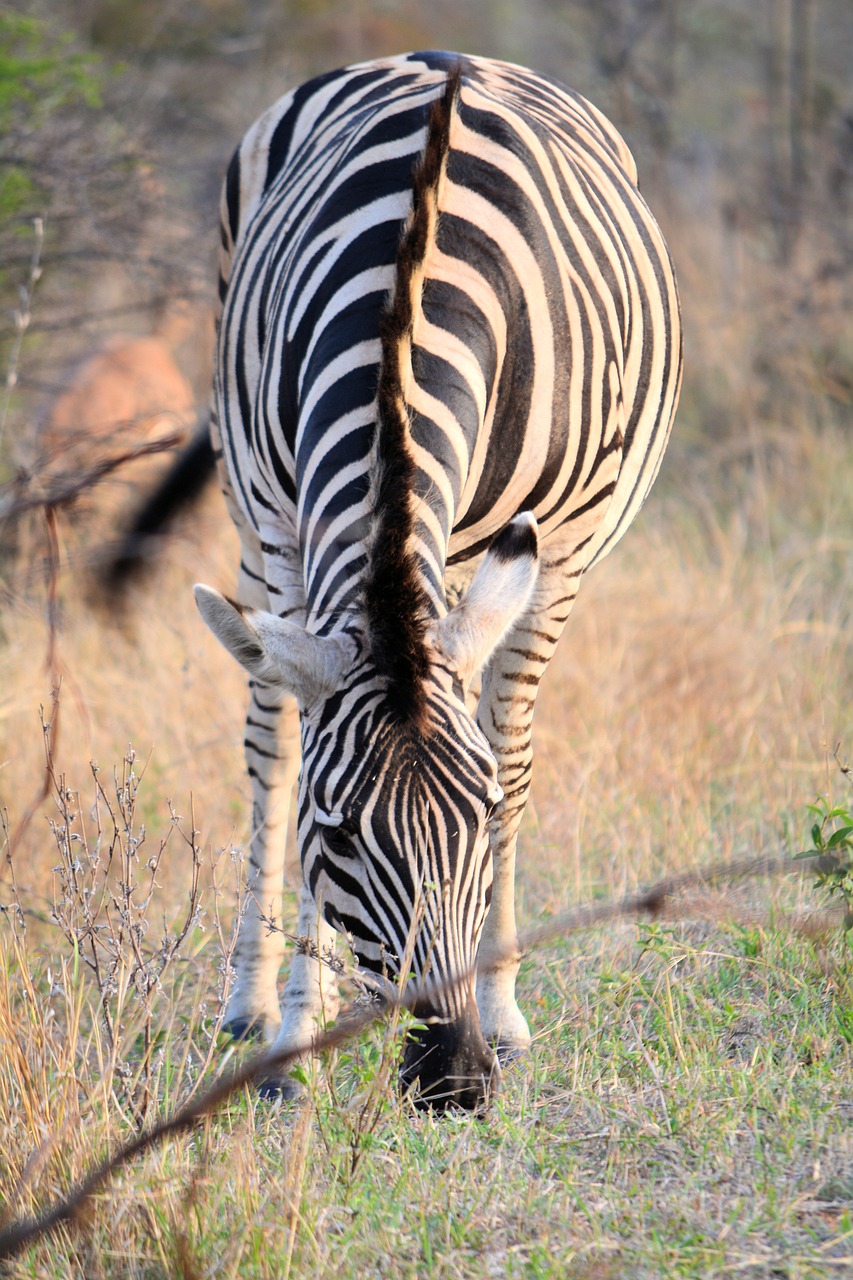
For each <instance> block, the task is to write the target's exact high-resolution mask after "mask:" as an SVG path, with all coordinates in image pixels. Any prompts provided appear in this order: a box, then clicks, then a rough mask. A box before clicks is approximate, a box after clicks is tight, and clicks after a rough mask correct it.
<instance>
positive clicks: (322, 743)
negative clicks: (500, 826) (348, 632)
mask: <svg viewBox="0 0 853 1280" xmlns="http://www.w3.org/2000/svg"><path fill="white" fill-rule="evenodd" d="M383 694H384V688H383V681H381V680H380V679H379V678H378V677H377V676H376V675H375V673H373V672H371V671H370V670H369V668H367V667H365V668H363V669H362V671H361V673H360V674H356V675H355V676H354V677H353V679H352V680H351V682H350V683H349V685H348V687H347V688H346V689H345V690H341V691H339V692H338V693H337V694H335V695H334V697H332V698H330V699H328V700H327V701H326V702H325V703H324V704H323V705H322V707H321V708H320V709H319V710H318V711H317V712H316V713H315V714H314V715H312V716H311V717H307V716H306V717H304V718H303V770H302V780H301V784H300V804H299V833H298V834H299V844H300V851H301V857H302V865H303V875H304V877H305V880H306V883H307V884H308V886H309V888H310V889H311V891H312V893H313V895H314V897H315V899H316V901H317V902H318V904H319V905H320V907H321V909H322V911H323V914H324V916H325V917H326V919H327V920H328V921H329V923H330V924H332V925H334V926H335V927H337V928H340V929H343V930H344V931H345V932H347V933H348V934H349V935H350V936H351V938H352V944H353V947H354V949H355V952H356V954H357V955H358V957H359V960H360V962H361V963H362V964H364V965H365V967H367V968H369V969H372V970H374V971H380V970H383V969H385V970H389V971H391V972H394V973H396V972H399V971H400V969H401V967H402V966H403V965H406V967H407V969H408V971H410V972H411V973H412V974H413V975H414V976H415V978H416V979H418V980H423V979H425V978H426V977H427V975H428V974H429V975H431V976H436V977H442V976H443V977H449V976H451V975H453V974H457V973H460V972H463V971H467V970H469V969H471V968H472V967H473V964H474V961H475V958H476V950H477V945H478V943H479V937H480V932H481V929H482V925H483V921H484V919H485V913H486V910H487V907H488V897H489V891H490V888H491V880H492V865H491V852H490V848H489V835H488V819H489V815H490V813H491V810H492V809H493V807H494V805H495V804H496V803H497V802H498V800H499V799H500V797H501V791H500V788H499V787H498V785H497V770H496V765H495V760H494V757H493V755H492V752H491V750H490V748H489V746H488V743H487V742H486V740H485V738H484V737H483V735H482V733H481V732H480V730H479V728H478V727H477V725H476V724H475V722H474V721H473V719H472V718H471V716H470V715H469V713H468V711H467V709H466V707H465V705H464V702H463V701H462V700H461V699H460V698H459V697H457V696H456V694H455V693H454V692H453V689H452V687H451V681H450V680H449V679H448V678H447V675H446V673H445V672H442V671H441V669H440V668H437V669H436V670H435V672H434V675H433V678H432V679H431V681H430V686H429V689H428V696H427V705H428V708H429V713H430V717H429V718H430V725H431V728H430V731H429V732H428V733H427V734H423V733H420V732H418V731H417V730H415V729H413V728H412V726H411V725H406V724H400V723H398V722H395V721H394V719H393V717H392V715H391V713H390V712H389V711H388V709H387V707H386V704H385V700H384V696H383ZM451 1003H453V999H452V998H451ZM450 1011H451V1012H452V1010H450Z"/></svg>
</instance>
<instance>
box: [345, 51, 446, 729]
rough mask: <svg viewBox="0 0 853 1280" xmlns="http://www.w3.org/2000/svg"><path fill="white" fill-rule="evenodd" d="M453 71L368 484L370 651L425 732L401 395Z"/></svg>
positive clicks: (408, 718)
mask: <svg viewBox="0 0 853 1280" xmlns="http://www.w3.org/2000/svg"><path fill="white" fill-rule="evenodd" d="M460 79H461V69H460V67H459V65H458V64H457V66H456V67H455V68H454V69H453V70H452V71H451V72H450V73H449V75H448V77H447V83H446V85H445V88H444V92H443V94H442V95H441V97H439V98H437V99H436V100H435V101H434V102H433V103H432V105H431V107H430V113H429V124H428V128H427V137H426V145H425V146H424V150H423V153H422V155H421V156H420V158H419V159H418V160H417V161H416V163H415V166H414V168H413V170H412V212H411V214H410V215H409V218H408V220H407V222H406V224H405V227H404V229H403V233H402V235H401V238H400V244H399V246H398V249H397V263H396V278H395V283H394V292H393V295H392V296H391V297H390V298H389V300H388V302H387V303H386V306H385V310H384V312H383V314H382V318H381V321H380V330H379V333H380V338H381V342H382V359H381V364H380V369H379V381H378V388H377V397H378V418H377V437H376V449H375V461H374V477H373V483H372V495H371V496H372V508H373V528H372V531H371V547H370V553H369V557H368V564H367V572H366V578H365V591H364V606H365V614H366V621H367V634H368V644H369V647H370V653H371V656H372V658H373V660H374V662H375V663H376V665H377V667H378V668H379V670H380V671H382V672H384V673H385V674H386V675H387V676H388V677H389V686H390V687H389V694H390V698H391V703H392V706H393V709H394V711H395V713H396V715H397V717H398V719H399V720H401V721H404V722H408V723H409V724H412V725H413V726H415V727H417V728H420V729H422V730H423V729H425V728H426V719H425V718H426V688H425V680H426V676H427V673H428V670H429V654H428V650H427V645H426V639H425V633H426V623H427V618H428V597H427V594H426V592H425V590H424V588H423V585H422V583H421V577H420V574H419V572H418V564H417V557H416V555H415V553H414V550H413V549H412V535H413V533H414V526H415V518H414V499H413V489H414V479H415V461H414V458H413V456H412V453H411V449H410V447H409V440H410V422H409V409H408V406H407V404H406V399H405V386H406V381H407V379H408V378H409V377H410V376H411V367H412V333H413V329H414V324H415V319H416V317H417V314H418V309H419V307H420V302H421V292H422V288H423V271H424V263H425V260H426V255H427V252H428V251H429V248H430V245H431V244H433V242H434V240H435V234H436V226H437V221H438V188H439V183H440V182H441V177H442V174H443V173H444V168H445V163H446V160H447V153H448V151H449V148H450V122H451V119H452V116H453V110H454V105H455V102H456V98H457V95H458V93H459V83H460Z"/></svg>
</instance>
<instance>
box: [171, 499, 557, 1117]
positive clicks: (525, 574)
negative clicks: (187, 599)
mask: <svg viewBox="0 0 853 1280" xmlns="http://www.w3.org/2000/svg"><path fill="white" fill-rule="evenodd" d="M537 556H538V540H537V531H536V524H535V521H534V520H533V517H532V516H529V515H523V516H519V517H516V519H515V520H514V521H512V522H511V524H510V525H508V526H507V528H506V529H505V530H504V532H503V533H502V534H501V535H500V536H499V537H498V538H497V539H496V541H495V542H494V543H493V544H492V547H491V549H490V550H489V552H488V553H487V555H486V557H485V559H484V560H483V562H482V564H481V565H480V567H479V569H478V571H477V573H476V575H475V577H474V579H473V582H472V583H471V586H470V587H469V589H468V591H467V592H466V593H465V595H464V596H463V597H462V599H461V600H460V601H459V603H458V604H457V605H456V606H455V607H454V608H453V609H451V610H450V611H449V612H448V613H447V614H446V615H444V616H443V617H440V618H434V619H433V620H432V621H430V622H428V623H426V624H425V625H424V635H423V639H424V644H425V649H426V653H427V655H428V661H427V662H426V664H425V665H424V669H423V672H422V675H421V686H422V687H421V688H420V689H419V690H418V698H417V714H414V713H412V714H408V715H402V714H401V712H400V705H399V699H398V698H395V696H394V692H393V689H391V688H390V685H391V683H392V681H391V679H390V678H389V675H388V672H387V670H385V669H383V664H382V663H380V662H378V661H377V656H376V652H375V649H374V648H373V647H372V646H371V642H370V641H371V637H370V634H369V629H368V627H367V626H366V625H364V624H363V623H358V622H353V620H352V619H349V620H348V621H345V622H344V623H343V624H342V626H341V627H340V629H339V630H337V631H335V632H333V633H332V634H329V635H325V636H319V635H313V634H311V633H309V632H308V631H307V630H305V629H303V628H301V627H299V626H296V625H294V624H293V623H292V622H288V621H285V620H283V619H280V618H277V617H275V616H274V615H272V614H269V613H264V612H256V611H250V610H245V609H241V608H240V606H238V605H236V604H233V603H232V602H230V601H228V600H226V599H225V598H224V597H223V596H221V595H219V594H218V593H217V592H214V591H211V590H210V589H209V588H207V587H202V586H198V587H196V598H197V601H198V604H199V608H200V609H201V612H202V615H203V617H204V619H205V621H206V622H207V623H208V625H209V626H210V628H211V630H212V631H213V632H214V634H215V635H216V636H217V637H218V638H219V639H220V640H221V641H222V643H223V644H224V645H225V647H226V648H228V649H229V650H230V651H231V653H232V654H233V655H234V656H235V657H236V658H237V659H238V661H239V662H241V664H242V665H243V666H244V667H245V668H246V669H247V670H248V671H249V672H250V674H251V675H252V676H254V677H255V678H256V679H258V680H261V681H263V682H265V683H266V684H269V685H274V686H278V687H279V688H284V689H285V690H287V692H289V693H291V694H293V695H294V696H295V697H296V698H297V700H298V702H299V705H300V711H301V725H302V772H301V775H300V786H299V812H298V828H297V837H298V844H299V849H300V856H301V860H302V870H303V878H304V881H305V883H306V885H307V886H308V887H309V888H310V890H311V893H312V894H313V896H314V900H315V902H316V903H317V906H318V909H319V910H320V911H322V913H323V916H324V917H325V919H326V920H327V921H328V923H329V924H331V925H332V926H333V927H334V928H336V929H338V930H340V931H341V932H343V933H345V934H346V935H347V936H348V938H349V939H350V942H351V945H352V948H353V950H354V952H355V954H356V955H357V957H358V960H359V963H360V964H361V965H362V966H363V967H364V968H365V969H368V970H370V971H372V972H373V973H375V974H378V975H383V976H385V977H386V978H387V977H397V978H399V977H403V978H405V979H408V980H409V982H410V983H412V984H414V990H415V992H416V993H417V997H418V998H417V1005H416V1014H417V1017H418V1020H419V1023H420V1024H421V1028H422V1029H421V1030H420V1031H418V1032H417V1033H415V1035H414V1037H413V1038H412V1039H411V1040H410V1042H409V1044H408V1046H407V1049H406V1053H405V1057H404V1062H403V1071H402V1077H403V1081H404V1083H405V1084H410V1083H414V1082H417V1086H416V1096H417V1098H418V1099H420V1100H421V1101H422V1102H425V1103H426V1104H428V1105H432V1106H436V1107H438V1108H443V1107H446V1106H447V1105H449V1104H456V1105H462V1106H465V1107H468V1108H472V1109H473V1108H476V1107H477V1106H478V1105H480V1103H481V1102H482V1101H483V1099H484V1097H485V1096H487V1094H488V1092H489V1091H490V1088H491V1082H492V1080H493V1079H494V1078H495V1076H496V1074H497V1064H496V1060H495V1055H494V1053H493V1052H492V1050H491V1049H490V1048H489V1046H488V1045H487V1044H486V1042H485V1040H484V1038H483V1035H482V1031H481V1028H480V1020H479V1015H478V1012H477V1006H476V1001H475V998H474V981H475V968H476V959H477V949H478V945H479V940H480V934H481V931H482V927H483V922H484V920H485V916H486V912H487V909H488V902H489V892H490V888H491V882H492V856H491V848H490V838H489V822H490V819H491V817H492V815H493V812H494V811H495V809H496V808H497V806H499V804H500V802H501V799H502V791H501V788H500V786H499V784H498V776H497V765H496V762H495V757H494V755H493V752H492V750H491V747H490V745H489V742H488V740H487V738H486V735H485V734H484V732H483V731H482V729H481V728H480V726H479V725H478V723H477V721H476V719H475V718H474V717H473V716H472V714H471V712H470V711H469V709H468V706H467V705H466V698H465V694H466V691H467V688H468V685H469V684H470V682H471V680H472V679H473V677H474V676H475V675H476V674H477V673H478V672H479V671H480V670H481V669H482V667H483V666H484V664H485V663H487V662H488V659H489V657H490V655H491V654H492V652H493V651H494V649H495V648H496V646H497V645H498V644H499V643H500V641H501V640H502V638H503V637H504V635H505V634H506V633H507V632H508V631H509V630H510V629H511V628H512V626H513V623H514V622H515V621H516V620H517V619H518V618H519V617H520V615H521V614H523V612H524V611H525V609H526V607H527V605H528V601H529V599H530V596H531V592H532V590H533V586H534V583H535V579H536V573H537Z"/></svg>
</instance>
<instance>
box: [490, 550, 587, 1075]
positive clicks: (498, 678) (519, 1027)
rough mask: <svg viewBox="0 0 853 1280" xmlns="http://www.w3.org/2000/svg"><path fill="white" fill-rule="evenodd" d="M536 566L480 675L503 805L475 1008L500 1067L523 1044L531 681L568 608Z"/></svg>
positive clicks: (558, 587) (558, 586)
mask: <svg viewBox="0 0 853 1280" xmlns="http://www.w3.org/2000/svg"><path fill="white" fill-rule="evenodd" d="M557 567H558V575H557V579H558V580H557V581H556V582H555V580H554V572H553V571H554V565H553V564H552V565H548V564H543V565H542V568H541V570H540V576H539V583H538V584H537V587H536V591H535V593H534V599H535V608H534V609H533V610H531V611H530V612H528V613H527V614H526V615H525V617H524V618H523V619H522V620H521V621H520V622H519V623H517V624H516V626H515V627H514V628H513V630H512V632H511V633H510V635H509V636H508V637H507V638H506V639H505V640H504V642H503V644H502V645H501V647H500V649H498V650H497V652H496V653H495V654H494V655H493V657H492V660H491V663H490V664H489V666H488V667H487V668H486V669H485V671H484V673H483V688H482V692H481V694H480V703H479V707H478V712H477V719H478V721H479V724H480V727H481V728H482V730H483V732H484V733H485V735H486V737H487V738H488V740H489V742H490V743H491V746H492V750H493V751H494V753H495V757H496V759H497V762H498V781H499V782H500V785H501V787H502V789H503V793H504V796H503V800H502V801H501V802H500V804H499V805H498V808H497V810H496V812H495V814H494V816H493V818H492V826H491V847H492V859H493V881H492V893H491V901H490V905H489V912H488V915H487V916H486V922H485V925H484V927H483V934H482V938H481V941H480V961H479V964H478V969H477V1007H478V1009H479V1011H480V1023H481V1026H482V1028H483V1034H484V1036H485V1037H486V1039H487V1040H488V1041H490V1042H491V1043H492V1044H493V1045H494V1046H495V1048H496V1050H497V1053H498V1058H499V1059H500V1060H501V1061H502V1062H505V1061H507V1060H508V1059H510V1058H512V1057H513V1056H514V1055H516V1054H518V1053H521V1052H523V1051H524V1050H525V1049H526V1048H527V1046H528V1044H529V1043H530V1028H529V1027H528V1025H527V1019H526V1018H525V1016H524V1014H523V1013H522V1012H521V1009H520V1008H519V1006H518V1003H517V1001H516V998H515V980H516V977H517V975H518V969H519V965H520V962H521V955H520V953H519V950H518V935H517V932H516V921H515V861H516V842H517V839H518V828H519V825H520V823H521V819H522V816H523V814H524V809H525V806H526V804H527V799H528V796H529V794H530V780H531V774H532V764H533V749H532V742H531V736H532V729H533V712H534V708H535V705H536V695H537V693H538V689H539V681H540V679H541V677H542V675H543V673H544V671H545V668H546V667H547V665H548V662H549V661H550V659H551V657H552V655H553V653H554V650H555V648H556V646H557V642H558V641H559V639H560V636H561V635H562V632H563V627H564V626H565V623H566V620H567V618H568V616H569V612H570V611H571V607H572V604H573V603H574V597H575V591H576V581H577V579H579V576H580V574H578V575H577V579H574V580H573V577H569V581H568V582H567V581H566V577H565V576H564V570H563V565H562V564H559V565H558V566H557Z"/></svg>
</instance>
